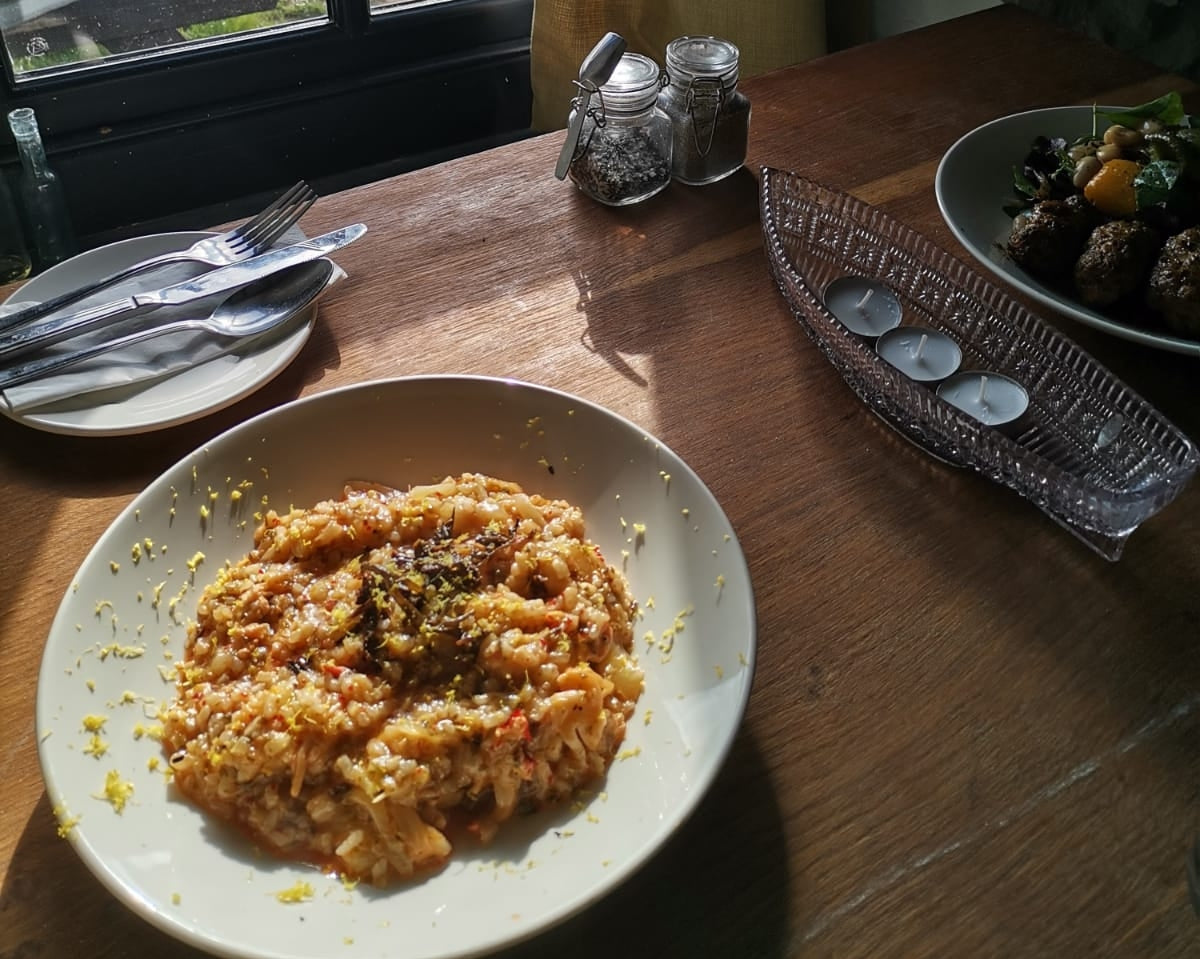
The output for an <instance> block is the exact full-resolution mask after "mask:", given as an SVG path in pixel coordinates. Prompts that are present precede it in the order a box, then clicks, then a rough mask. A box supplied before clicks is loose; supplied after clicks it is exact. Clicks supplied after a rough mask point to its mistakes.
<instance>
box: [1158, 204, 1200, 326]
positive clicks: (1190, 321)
mask: <svg viewBox="0 0 1200 959" xmlns="http://www.w3.org/2000/svg"><path fill="white" fill-rule="evenodd" d="M1146 303H1147V304H1148V305H1149V306H1150V308H1151V309H1152V310H1157V311H1158V312H1160V313H1161V314H1162V317H1163V322H1165V323H1166V324H1167V326H1168V327H1170V328H1171V330H1173V331H1174V332H1176V333H1179V334H1181V335H1183V336H1195V337H1200V227H1195V226H1194V227H1191V228H1190V229H1187V230H1184V231H1183V232H1182V233H1179V234H1176V235H1175V236H1173V237H1171V238H1170V239H1169V240H1167V242H1166V243H1164V244H1163V248H1162V252H1161V253H1160V254H1159V255H1158V260H1157V261H1156V262H1155V264H1154V269H1153V270H1152V271H1151V272H1150V288H1149V289H1148V290H1147V292H1146Z"/></svg>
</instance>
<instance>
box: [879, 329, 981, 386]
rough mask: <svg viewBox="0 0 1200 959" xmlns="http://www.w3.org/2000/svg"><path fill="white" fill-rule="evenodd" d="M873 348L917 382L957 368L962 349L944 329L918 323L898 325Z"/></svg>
mask: <svg viewBox="0 0 1200 959" xmlns="http://www.w3.org/2000/svg"><path fill="white" fill-rule="evenodd" d="M875 352H876V353H878V354H879V355H880V357H882V358H883V359H885V360H887V362H889V363H891V364H892V366H894V367H896V369H898V370H899V371H900V372H901V373H903V374H904V375H905V376H907V377H908V378H909V379H911V380H916V381H917V382H919V383H936V382H937V381H938V380H944V379H945V378H946V377H947V376H949V375H950V374H951V373H953V372H954V371H955V370H957V369H958V364H959V363H961V362H962V350H960V349H959V348H958V344H957V343H955V342H954V340H952V339H950V337H948V336H947V335H946V334H945V333H941V332H939V331H937V330H927V329H924V328H922V327H919V326H898V327H896V329H894V330H888V331H887V332H886V333H884V334H883V336H881V337H880V338H879V339H878V341H877V342H876V343H875Z"/></svg>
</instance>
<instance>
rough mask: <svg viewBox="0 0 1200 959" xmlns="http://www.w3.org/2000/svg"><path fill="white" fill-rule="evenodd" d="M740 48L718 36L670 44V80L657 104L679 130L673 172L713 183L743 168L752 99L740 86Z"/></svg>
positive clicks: (684, 178) (694, 180)
mask: <svg viewBox="0 0 1200 959" xmlns="http://www.w3.org/2000/svg"><path fill="white" fill-rule="evenodd" d="M739 58H740V53H739V52H738V48H737V47H736V46H734V45H733V44H732V43H730V42H729V41H728V40H721V39H719V38H717V37H679V38H678V39H677V40H672V41H671V42H670V43H669V44H667V77H668V80H669V82H668V84H667V86H666V87H665V88H664V89H663V91H662V93H661V94H659V98H658V104H659V106H660V107H661V108H662V109H663V110H664V111H665V112H666V114H667V116H669V117H670V118H671V125H672V127H673V129H674V147H673V151H672V155H673V160H672V165H671V172H672V175H673V176H674V177H675V179H676V180H679V181H680V182H681V183H687V184H690V185H692V186H700V185H702V184H705V183H714V182H716V181H717V180H720V179H723V178H724V177H727V176H729V174H731V173H733V172H734V171H735V170H738V169H741V166H742V164H744V163H745V162H746V141H747V140H748V139H749V135H750V101H749V100H748V99H747V98H746V96H745V94H743V93H741V92H740V91H739V90H738V88H737V81H738V61H739Z"/></svg>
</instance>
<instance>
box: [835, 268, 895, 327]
mask: <svg viewBox="0 0 1200 959" xmlns="http://www.w3.org/2000/svg"><path fill="white" fill-rule="evenodd" d="M824 299H825V308H826V309H827V310H829V312H830V313H832V314H833V315H834V316H836V317H837V319H838V322H839V323H841V324H842V326H844V327H846V329H848V330H850V332H852V333H857V334H858V335H859V336H879V335H880V334H882V333H886V332H887V331H888V330H890V329H893V328H895V327H897V326H899V325H900V316H901V313H902V311H901V309H900V301H899V300H898V299H896V294H895V293H893V292H892V291H891V290H889V289H888V288H887V287H886V286H884V285H883V284H882V283H880V282H879V281H878V280H868V279H867V278H866V277H865V276H840V277H838V278H837V279H836V280H834V281H833V282H832V283H830V284H829V285H828V286H827V287H825V297H824Z"/></svg>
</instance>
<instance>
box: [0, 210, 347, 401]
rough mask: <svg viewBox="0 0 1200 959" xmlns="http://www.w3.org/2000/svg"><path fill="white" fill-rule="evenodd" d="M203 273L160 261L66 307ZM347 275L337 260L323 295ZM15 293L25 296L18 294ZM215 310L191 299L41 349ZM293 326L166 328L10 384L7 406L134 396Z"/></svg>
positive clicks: (294, 237) (292, 234)
mask: <svg viewBox="0 0 1200 959" xmlns="http://www.w3.org/2000/svg"><path fill="white" fill-rule="evenodd" d="M304 239H305V237H304V235H303V234H302V233H300V232H299V231H298V230H295V229H294V228H293V230H291V231H289V232H288V233H287V234H285V236H284V237H283V238H282V239H281V240H280V241H279V244H278V245H281V246H282V245H287V244H289V243H298V242H301V241H302V240H304ZM205 271H206V268H205V267H204V266H203V265H202V264H196V263H175V264H171V265H169V266H165V267H160V268H159V269H156V270H154V271H152V272H149V273H146V274H142V275H140V276H137V277H133V278H131V279H129V280H125V281H123V282H121V283H117V284H114V285H113V286H110V287H105V288H104V289H103V290H101V291H99V292H98V293H95V294H93V295H91V296H88V297H87V298H85V299H82V300H80V301H78V302H77V303H73V304H71V305H70V306H68V307H64V309H63V312H64V313H71V312H75V311H76V310H81V309H84V308H85V307H89V306H96V305H99V304H101V303H109V302H112V301H113V300H117V299H120V298H122V297H125V296H131V295H133V294H134V293H139V292H144V291H145V290H147V289H158V288H160V287H164V286H169V285H170V284H172V283H178V282H180V281H181V280H186V279H189V278H190V277H193V276H197V275H199V274H200V273H203V272H205ZM345 275H346V274H345V273H344V272H343V271H342V270H341V268H340V267H337V266H335V267H334V270H333V273H332V274H331V275H330V278H329V282H328V283H327V284H326V285H325V288H324V289H323V290H322V291H321V295H322V296H323V295H324V293H325V291H326V290H328V289H329V287H330V286H332V285H333V284H334V283H336V282H337V281H338V280H340V279H341V278H342V277H344V276H345ZM17 296H20V293H18V294H17ZM27 305H29V304H28V303H25V302H20V303H18V302H10V303H6V304H4V305H3V306H0V316H3V315H4V314H5V313H8V312H12V311H15V310H18V309H21V308H22V307H24V306H27ZM212 308H213V304H212V303H211V302H210V303H209V304H208V305H207V306H205V305H204V304H200V305H199V306H197V305H195V304H188V305H185V306H177V307H170V308H167V307H161V308H159V309H155V310H151V311H149V312H147V313H143V314H139V315H136V316H134V317H131V318H129V319H126V320H117V321H114V322H111V323H109V324H108V325H106V326H105V327H103V328H102V329H100V330H97V331H94V332H92V333H87V334H83V335H81V336H77V337H73V338H72V339H70V340H66V341H64V342H62V343H59V344H56V345H54V346H52V347H47V348H46V349H45V351H44V352H42V353H39V354H38V355H39V356H42V355H50V354H51V353H54V352H74V351H75V350H78V349H80V348H81V347H83V346H84V345H86V344H87V343H90V342H93V341H95V340H96V339H97V338H100V339H106V340H107V339H113V338H115V337H117V336H120V335H122V334H124V333H130V332H133V331H134V330H137V329H141V328H143V327H146V326H160V325H162V324H163V323H167V322H170V321H172V320H181V319H189V318H192V317H195V316H197V315H198V314H197V310H199V311H202V312H203V315H205V316H207V315H208V314H209V313H210V312H211V311H212ZM52 315H54V316H57V315H60V314H59V313H55V314H52ZM39 322H40V321H39ZM294 330H295V324H293V323H291V322H286V323H283V324H282V325H281V326H279V327H277V328H276V329H274V330H271V331H269V332H267V333H264V334H261V335H260V336H255V337H245V338H236V339H235V338H232V337H217V336H213V335H212V334H210V333H206V332H204V331H203V330H199V331H185V332H182V333H169V334H164V335H163V336H159V337H154V338H153V339H150V340H146V341H145V342H143V343H136V344H134V345H132V346H127V347H123V348H121V349H119V350H112V351H110V352H108V353H102V354H101V355H100V356H95V357H92V358H91V359H89V360H83V361H82V362H80V363H76V364H74V365H72V366H69V367H67V368H66V369H64V370H63V371H62V372H61V373H56V374H53V375H50V376H46V377H43V378H42V379H39V380H34V381H33V382H30V383H23V384H21V385H19V386H12V387H9V388H8V389H7V390H4V391H0V403H3V404H4V405H5V406H6V407H7V408H8V410H9V412H11V413H15V414H21V413H26V412H29V411H31V410H34V409H44V408H47V407H50V406H53V408H54V409H55V410H66V409H80V408H86V407H90V406H95V405H98V404H99V403H111V402H119V401H120V399H121V398H123V397H124V396H128V395H129V394H130V393H131V392H136V391H139V390H143V389H145V388H147V387H149V386H151V385H153V384H154V383H158V382H161V381H162V380H163V379H166V378H167V377H170V376H173V375H175V374H176V373H179V372H182V371H183V370H186V369H191V368H192V367H195V366H197V365H199V364H201V363H205V362H207V361H209V360H213V359H216V358H217V357H221V356H225V355H226V354H234V355H249V354H252V353H255V352H257V351H259V350H261V349H263V348H264V347H265V346H266V345H268V344H270V343H274V342H276V341H278V340H279V339H280V338H281V337H283V336H288V335H290V334H291V333H292V332H293V331H294Z"/></svg>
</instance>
